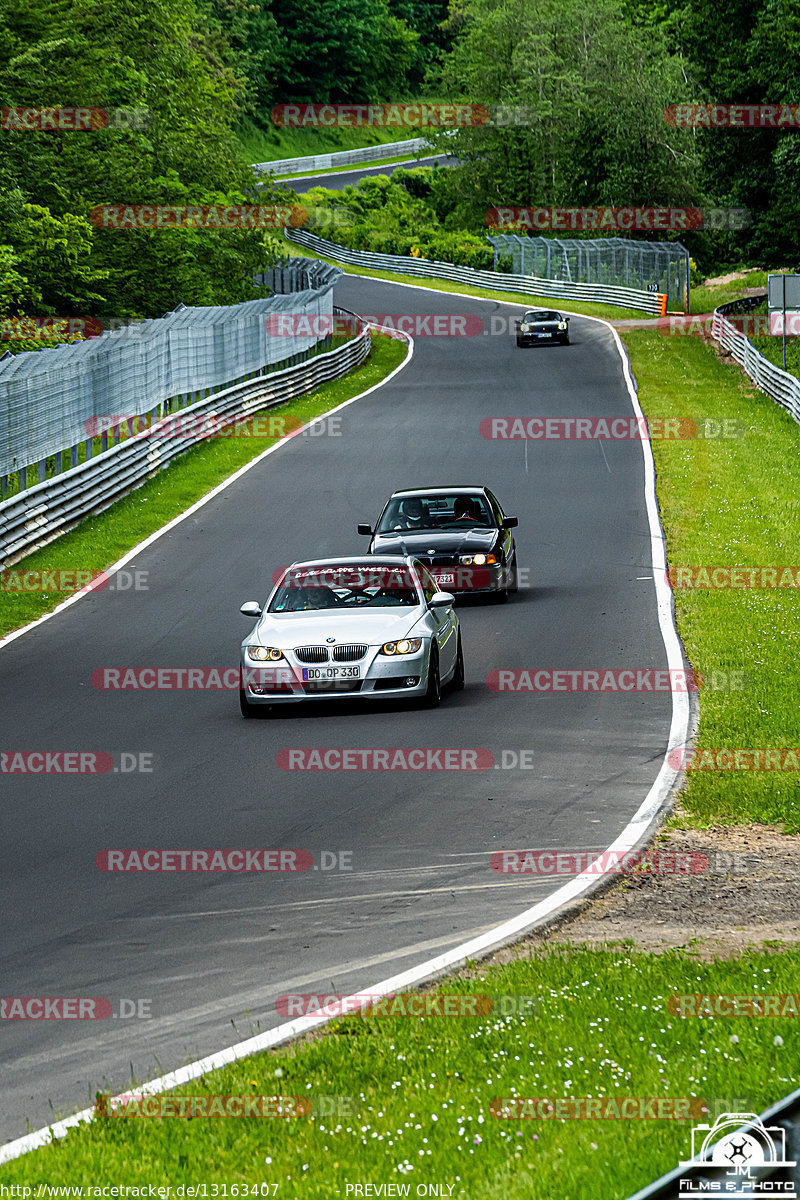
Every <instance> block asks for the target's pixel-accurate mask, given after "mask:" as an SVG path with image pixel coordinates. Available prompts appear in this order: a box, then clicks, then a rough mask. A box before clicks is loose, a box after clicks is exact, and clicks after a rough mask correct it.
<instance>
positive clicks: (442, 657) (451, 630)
mask: <svg viewBox="0 0 800 1200" xmlns="http://www.w3.org/2000/svg"><path fill="white" fill-rule="evenodd" d="M415 561H416V563H417V569H418V571H419V573H420V579H421V580H422V589H423V591H424V592H425V602H426V603H427V605H428V610H429V612H430V615H431V621H432V622H433V626H434V629H435V630H436V642H437V644H438V646H439V675H440V676H441V678H442V679H444V678H445V677H446V676H449V675H450V673H451V672H452V670H453V668H454V667H455V662H456V655H457V653H458V618H457V617H456V614H455V612H454V611H453V606H452V604H450V605H448V607H447V608H431V607H430V603H431V600H432V599H433V596H434V593H435V592H438V591H439V588H438V586H437V584H436V582H435V580H434V578H433V576H432V575H431V573H430V571H428V569H427V567H425V566H424V565H423V564H422V563H421V562H420V561H419V559H417V560H415Z"/></svg>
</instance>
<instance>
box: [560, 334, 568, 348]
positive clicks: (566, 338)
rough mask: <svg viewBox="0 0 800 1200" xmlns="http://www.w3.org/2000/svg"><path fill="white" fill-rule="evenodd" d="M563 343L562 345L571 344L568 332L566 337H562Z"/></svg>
mask: <svg viewBox="0 0 800 1200" xmlns="http://www.w3.org/2000/svg"><path fill="white" fill-rule="evenodd" d="M561 345H562V346H568V345H569V334H567V336H566V337H562V339H561Z"/></svg>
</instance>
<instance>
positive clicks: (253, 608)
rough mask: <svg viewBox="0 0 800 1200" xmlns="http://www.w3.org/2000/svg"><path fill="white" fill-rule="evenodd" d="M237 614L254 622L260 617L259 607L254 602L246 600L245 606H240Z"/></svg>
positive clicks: (256, 602)
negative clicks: (250, 618)
mask: <svg viewBox="0 0 800 1200" xmlns="http://www.w3.org/2000/svg"><path fill="white" fill-rule="evenodd" d="M239 612H240V613H241V614H242V616H243V617H252V618H253V620H254V621H255V620H256V618H258V617H260V616H261V605H260V604H259V603H258V601H256V600H248V601H247V603H246V604H243V605H242V607H241V608H240V609H239Z"/></svg>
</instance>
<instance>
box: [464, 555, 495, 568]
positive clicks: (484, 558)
mask: <svg viewBox="0 0 800 1200" xmlns="http://www.w3.org/2000/svg"><path fill="white" fill-rule="evenodd" d="M458 561H459V562H460V563H462V564H463V565H464V566H465V567H471V566H472V564H473V563H474V564H475V566H476V567H482V566H483V565H484V563H496V562H497V555H495V554H462V555H461V557H460V558H459V560H458Z"/></svg>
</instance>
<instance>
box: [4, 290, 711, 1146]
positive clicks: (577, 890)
mask: <svg viewBox="0 0 800 1200" xmlns="http://www.w3.org/2000/svg"><path fill="white" fill-rule="evenodd" d="M361 278H367V279H369V278H371V276H361ZM386 282H391V281H390V280H387V281H386ZM399 286H401V287H413V286H414V285H413V284H400V285H399ZM425 290H429V289H425ZM447 294H448V295H457V296H460V295H463V293H460V292H449V293H447ZM468 299H482V297H471V296H470V297H468ZM487 302H488V303H508V304H512V305H514V306H515V307H517V308H524V307H525V306H524V305H520V304H517V303H515V302H514V301H499V302H498V301H495V300H488V301H487ZM574 315H576V316H582V315H583V314H574ZM587 320H590V321H599V323H600V324H601V325H606V326H607V327H608V328H609V329H610V330H611V333H612V336H613V338H614V344H615V345H616V347H617V351H618V353H619V355H620V358H621V360H622V366H623V375H624V378H625V383H626V385H627V388H628V395H629V398H630V401H631V406H632V408H633V410H634V413H635V415H636V416H637V417H642V418H643V419H644V414H643V413H642V410H641V407H640V405H639V399H638V396H637V395H636V389H635V388H634V386H633V378H632V376H631V370H630V363H629V362H628V358H627V355H626V354H625V350H624V347H623V345H622V341H621V339H620V337H619V335H618V334H617V331H616V329H614V327H613V326H612V325H609V324H608V322H607V321H605V320H603V319H602V318H600V317H588V318H587ZM412 350H413V342H412V343H411V347H410V349H409V355H408V356H407V357H406V358H405V359H404V360H403V362H402V363H401V364H400V367H403V366H405V364H406V363H407V362H408V360H409V358H410V356H411V352H412ZM400 367H398V368H396V370H399V369H400ZM394 373H395V372H392V374H394ZM391 377H392V376H391V375H389V376H387V380H388V379H391ZM384 382H386V381H384ZM376 386H381V385H380V384H379V385H376ZM372 390H374V389H370V391H372ZM363 394H364V395H367V393H366V392H365V393H363ZM354 399H358V397H354ZM351 403H352V400H349V401H346V402H345V404H351ZM339 407H341V408H344V407H345V405H344V404H343V405H340V406H339ZM332 411H334V412H335V411H336V410H335V409H334V410H332ZM294 436H296V435H294ZM280 444H281V443H278V445H280ZM640 444H641V446H642V454H643V458H644V469H645V501H646V506H647V518H648V522H649V524H650V545H651V557H652V563H653V576H654V583H655V592H656V604H657V612H658V622H659V628H660V630H661V636H662V639H663V642H664V648H665V650H666V653H667V662H668V664H669V668H670V670H680V669H681V668H682V667H683V652H682V649H681V645H680V641H679V638H678V632H677V629H676V627H675V624H674V621H673V616H672V602H671V593H670V590H669V588H668V585H667V575H666V557H665V546H664V536H663V533H662V530H661V522H660V519H659V515H658V503H657V500H656V476H655V462H654V459H653V452H652V449H651V447H650V443H649V441H647V440H645V439H642V440H641V443H640ZM275 448H276V447H270V450H272V449H275ZM266 453H269V451H266V452H265V454H266ZM265 454H264V455H260V456H259V458H258V459H255V460H254V463H255V462H258V461H260V459H261V458H264V457H265ZM250 465H254V464H248V466H250ZM234 478H235V477H234ZM227 482H232V479H231V480H230V481H226V483H227ZM217 490H219V489H217ZM213 494H214V493H211V494H209V496H208V497H207V498H206V499H210V498H211V495H213ZM194 507H198V506H197V505H195V506H194ZM189 511H192V510H189ZM184 515H188V513H187V514H184ZM181 519H183V518H181ZM174 523H175V524H177V523H178V522H177V521H176V522H174ZM171 524H172V523H171ZM168 528H170V525H168V526H165V529H168ZM161 532H164V530H162V531H161ZM156 536H159V535H156ZM151 540H155V537H153V538H151V539H148V541H151ZM146 544H147V543H142V545H146ZM122 561H126V560H122ZM117 565H120V564H117ZM61 607H64V606H63V605H62V606H61ZM56 611H58V610H56ZM48 615H52V614H48ZM0 645H2V643H0ZM690 717H691V712H690V704H689V694H688V693H687V692H675V691H674V692H672V719H671V722H670V732H669V741H668V745H667V750H666V752H665V755H664V760H663V762H662V764H661V768H660V769H659V772H658V775H657V776H656V778H655V780H654V782H653V784H652V786H651V788H650V790H649V792H648V793H647V795H646V796H645V798H644V800H643V801H642V803H641V805H640V806H639V808H638V809H637V811H636V812H635V813H634V815H633V816H632V817H631V819H630V821H629V822H628V824H627V825H626V826H625V828H624V829H623V830H622V832H621V833H620V835H619V836H618V837H617V838H616V839H615V840H614V841H613V842H612V843H611V845H610V846H609V847H608V849H607V850H606V851H604V853H605V854H609V853H626V852H629V851H630V850H632V849H633V847H634V846H636V845H637V844H640V843H641V842H642V841H643V839H644V838H645V837H646V835H647V833H648V831H649V830H650V828H651V826H652V825H653V824H654V822H655V821H656V820H657V818H658V816H659V815H660V813H661V812H662V810H663V809H664V807H665V806H666V803H667V801H668V799H669V797H670V795H671V793H672V791H673V789H674V787H675V785H676V783H677V780H678V779H679V777H680V775H681V772H680V771H678V770H675V769H674V768H673V767H671V766H670V765H669V752H670V750H672V749H674V748H676V747H678V746H681V745H683V744H684V743H685V740H686V738H687V736H688V730H689V725H690ZM597 882H598V876H597V875H596V874H593V873H592V872H591V871H584V872H582V874H580V875H578V876H576V878H575V879H573V880H571V881H570V882H569V883H567V884H564V885H563V886H562V887H560V888H559V889H558V890H557V891H555V892H553V893H552V895H550V896H549V897H547V899H546V900H542V901H540V902H539V903H538V904H535V905H534V906H533V907H532V908H528V909H526V910H525V911H524V912H522V913H519V914H518V915H517V916H516V917H512V918H511V919H510V920H508V921H504V922H503V923H502V924H501V925H496V926H495V927H494V928H493V929H490V930H489V931H488V932H487V933H484V934H480V935H479V936H478V937H475V938H471V939H470V940H469V941H467V942H463V943H462V944H461V945H460V946H456V947H454V948H453V949H452V950H448V951H446V952H445V953H444V954H440V955H438V956H437V957H436V958H431V959H428V961H427V962H424V963H420V964H419V965H418V966H416V967H412V968H411V969H410V970H407V971H403V972H401V973H400V974H399V975H394V976H392V977H391V978H389V979H384V980H382V981H381V982H380V983H377V984H375V985H374V986H370V987H367V988H364V989H362V991H361V992H356V993H353V994H352V995H351V996H348V997H345V998H344V999H343V1001H342V1004H343V1007H346V1006H347V1004H348V1002H351V1001H352V1002H356V1001H357V1000H358V998H359V997H361V996H370V997H374V996H376V995H388V994H390V993H392V992H395V991H398V990H400V989H401V988H408V987H412V986H414V985H415V984H419V983H423V982H424V981H425V980H427V979H429V978H430V977H432V976H435V975H438V974H441V973H442V972H444V971H446V970H448V969H451V968H453V967H457V966H460V965H462V964H463V963H464V961H465V960H466V959H469V958H475V957H479V956H481V955H485V954H486V953H487V952H489V951H491V950H492V949H494V948H497V947H498V946H499V945H501V944H503V943H507V942H509V941H512V940H513V939H515V938H517V937H519V936H521V935H522V934H524V933H526V932H528V931H529V930H530V929H531V928H532V927H533V926H534V925H537V924H540V923H541V922H543V921H545V920H547V919H548V918H551V917H552V916H553V915H554V913H555V912H556V911H557V910H558V909H559V908H561V907H562V906H563V905H566V904H568V903H569V902H570V901H573V900H576V899H577V898H578V897H580V896H581V895H583V894H584V893H586V892H588V891H589V890H590V889H591V888H592V887H593V886H596V885H597ZM336 1015H337V1014H335V1013H333V1014H331V1015H330V1016H327V1015H325V1014H324V1013H316V1014H314V1015H312V1016H307V1017H298V1018H297V1019H296V1020H294V1021H287V1022H284V1024H283V1025H278V1026H277V1027H276V1028H275V1029H270V1030H266V1031H265V1032H264V1033H261V1034H258V1035H257V1036H256V1037H252V1038H247V1039H246V1040H244V1041H241V1042H236V1043H235V1044H234V1045H233V1046H229V1047H227V1049H225V1050H219V1051H217V1052H216V1053H214V1054H211V1055H208V1056H207V1057H206V1058H201V1059H198V1060H197V1061H196V1062H193V1063H189V1064H187V1065H186V1066H184V1067H180V1068H178V1070H176V1071H169V1072H167V1073H166V1074H165V1075H161V1076H159V1078H157V1079H151V1080H150V1081H149V1082H147V1083H144V1084H142V1085H141V1086H139V1087H137V1088H136V1089H135V1091H133V1090H131V1091H128V1092H123V1093H120V1095H119V1096H117V1097H113V1099H112V1101H111V1103H113V1101H114V1100H122V1099H123V1098H124V1097H125V1096H131V1095H153V1094H155V1093H158V1092H163V1091H169V1090H170V1089H171V1088H175V1087H180V1086H182V1085H183V1084H185V1083H190V1082H191V1081H192V1080H194V1079H198V1078H199V1077H200V1076H202V1075H205V1074H206V1073H207V1072H208V1071H215V1070H218V1069H219V1068H221V1067H225V1066H228V1065H229V1064H230V1063H234V1062H238V1061H239V1060H241V1059H243V1058H248V1057H250V1056H251V1055H253V1054H257V1053H259V1052H260V1051H263V1050H268V1049H271V1048H272V1047H274V1046H277V1045H279V1044H280V1043H281V1042H286V1041H290V1040H292V1039H293V1038H296V1037H299V1036H300V1035H302V1034H304V1033H308V1032H310V1031H311V1030H313V1029H316V1028H319V1027H320V1026H322V1025H326V1024H327V1023H328V1022H329V1021H331V1020H333V1019H335V1017H336ZM93 1117H94V1109H93V1108H85V1109H83V1110H82V1111H81V1112H78V1113H74V1114H73V1115H72V1116H70V1117H66V1118H64V1119H63V1120H61V1121H56V1122H54V1123H53V1124H52V1125H48V1126H45V1127H44V1128H43V1129H37V1130H35V1131H34V1132H33V1133H29V1134H25V1135H24V1136H23V1137H21V1138H17V1139H16V1140H15V1141H12V1142H8V1143H7V1144H6V1145H5V1146H2V1147H0V1165H2V1164H3V1163H6V1162H10V1161H11V1160H13V1159H15V1158H19V1157H20V1156H21V1155H23V1154H27V1153H29V1152H30V1151H31V1150H36V1149H39V1148H41V1147H42V1146H46V1145H48V1144H49V1143H51V1142H52V1141H54V1140H55V1139H56V1138H63V1137H65V1136H66V1135H67V1133H68V1132H69V1130H70V1129H73V1128H75V1127H76V1126H78V1125H81V1124H85V1123H86V1122H88V1121H91V1120H92V1119H93Z"/></svg>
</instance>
